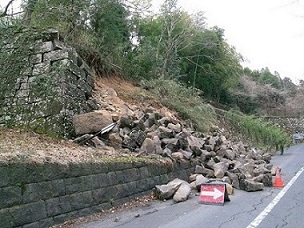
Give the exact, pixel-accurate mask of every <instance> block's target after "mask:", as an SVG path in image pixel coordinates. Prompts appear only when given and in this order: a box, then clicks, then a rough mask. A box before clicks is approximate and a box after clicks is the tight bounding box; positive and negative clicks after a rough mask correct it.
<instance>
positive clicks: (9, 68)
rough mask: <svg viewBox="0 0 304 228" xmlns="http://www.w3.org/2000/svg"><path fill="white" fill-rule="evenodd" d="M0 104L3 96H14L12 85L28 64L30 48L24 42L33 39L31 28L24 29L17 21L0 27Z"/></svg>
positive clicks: (0, 104) (26, 42) (14, 84)
mask: <svg viewBox="0 0 304 228" xmlns="http://www.w3.org/2000/svg"><path fill="white" fill-rule="evenodd" d="M0 33H1V34H3V35H2V36H0V65H1V67H0V78H1V85H0V106H3V105H2V104H3V102H5V100H4V97H5V96H8V95H9V94H10V95H11V96H14V92H15V91H14V87H15V86H17V85H16V84H17V83H16V82H17V78H18V77H20V75H21V73H22V72H21V71H22V70H24V69H25V68H26V67H28V66H29V62H28V56H30V54H31V53H32V50H30V49H28V48H27V46H26V45H25V44H28V43H30V42H32V41H33V40H34V36H33V33H32V31H31V30H24V28H23V27H22V26H20V25H19V24H18V23H16V24H15V25H10V26H3V27H0Z"/></svg>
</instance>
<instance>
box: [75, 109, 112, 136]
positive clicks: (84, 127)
mask: <svg viewBox="0 0 304 228" xmlns="http://www.w3.org/2000/svg"><path fill="white" fill-rule="evenodd" d="M111 123H113V121H112V116H111V114H110V113H109V112H106V111H96V112H89V113H84V114H79V115H75V116H74V117H73V125H74V130H75V134H76V135H83V134H89V133H95V132H98V131H100V130H101V129H102V128H104V127H106V126H108V125H110V124H111Z"/></svg>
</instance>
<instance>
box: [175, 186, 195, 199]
mask: <svg viewBox="0 0 304 228" xmlns="http://www.w3.org/2000/svg"><path fill="white" fill-rule="evenodd" d="M190 193H191V187H190V185H189V184H188V183H182V184H181V185H180V187H179V188H178V190H177V191H176V192H175V194H174V196H173V201H174V202H175V203H179V202H183V201H186V200H187V199H188V198H189V195H190Z"/></svg>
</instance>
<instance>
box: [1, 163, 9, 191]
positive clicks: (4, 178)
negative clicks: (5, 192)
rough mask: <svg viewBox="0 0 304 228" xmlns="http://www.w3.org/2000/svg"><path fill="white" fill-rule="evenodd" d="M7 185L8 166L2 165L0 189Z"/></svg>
mask: <svg viewBox="0 0 304 228" xmlns="http://www.w3.org/2000/svg"><path fill="white" fill-rule="evenodd" d="M8 183H9V166H8V165H2V164H1V166H0V187H4V186H7V185H8Z"/></svg>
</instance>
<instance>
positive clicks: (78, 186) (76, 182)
mask: <svg viewBox="0 0 304 228" xmlns="http://www.w3.org/2000/svg"><path fill="white" fill-rule="evenodd" d="M64 184H65V189H66V194H71V193H75V192H82V191H85V189H86V186H85V183H84V182H83V179H82V178H79V177H72V178H68V179H65V180H64Z"/></svg>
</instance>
